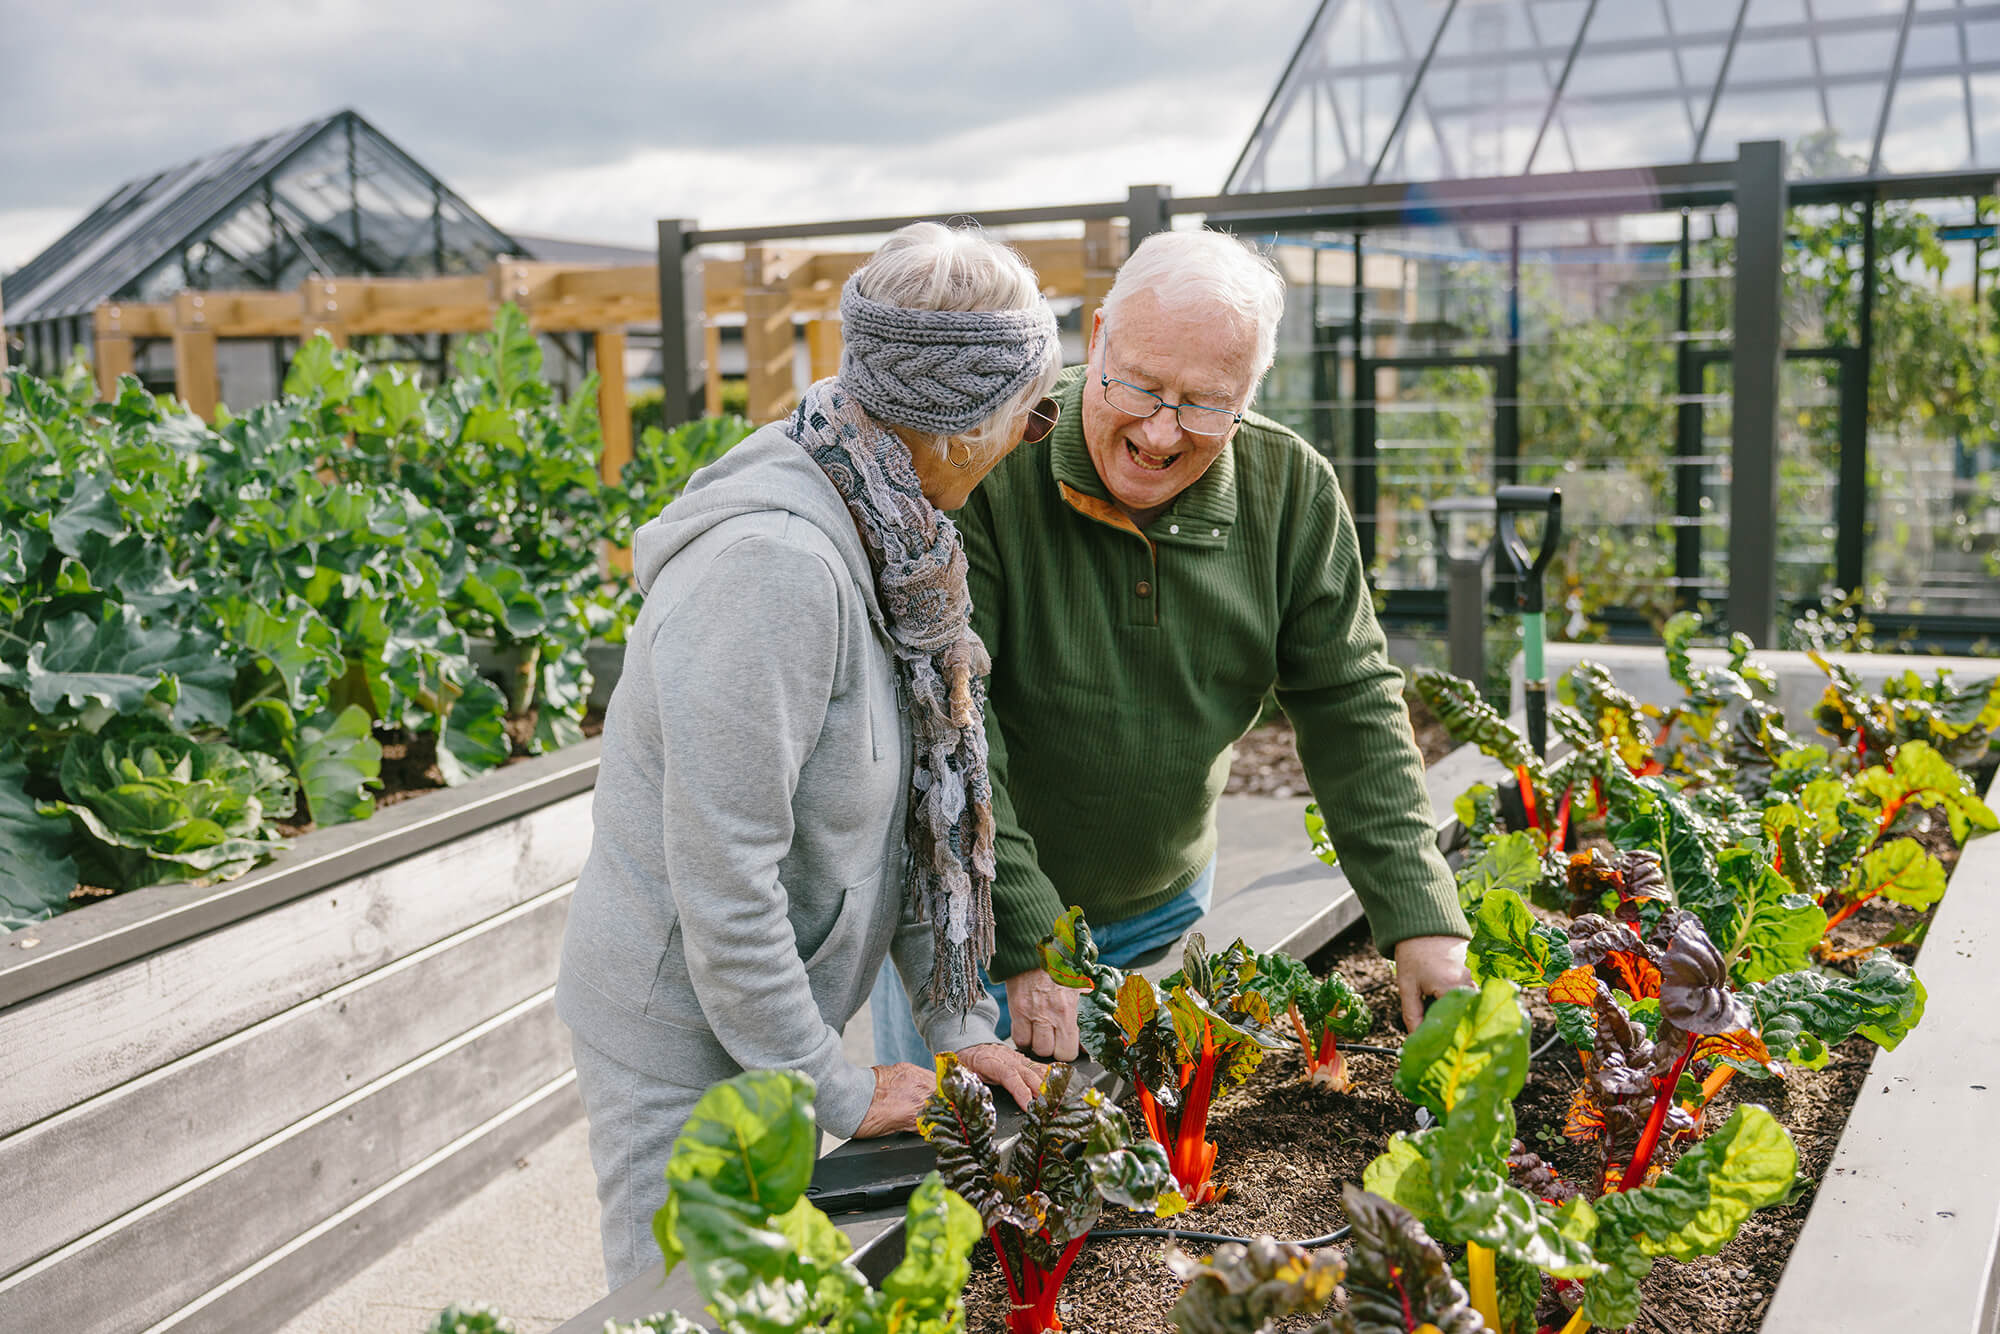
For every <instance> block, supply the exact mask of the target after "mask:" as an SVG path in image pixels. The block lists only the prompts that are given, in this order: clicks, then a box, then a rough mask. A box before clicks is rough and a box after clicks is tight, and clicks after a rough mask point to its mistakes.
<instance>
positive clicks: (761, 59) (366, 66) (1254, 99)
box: [0, 0, 1315, 272]
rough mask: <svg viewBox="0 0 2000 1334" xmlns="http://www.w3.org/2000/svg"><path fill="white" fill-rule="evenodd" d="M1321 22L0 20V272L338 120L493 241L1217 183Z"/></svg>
mask: <svg viewBox="0 0 2000 1334" xmlns="http://www.w3.org/2000/svg"><path fill="white" fill-rule="evenodd" d="M1314 8H1315V0H974V2H973V3H951V0H942V2H939V0H932V2H931V3H921V2H920V0H710V2H709V3H694V2H693V0H572V3H570V4H568V5H564V6H560V7H558V6H555V5H532V4H528V3H525V2H524V0H479V2H475V0H396V2H393V3H392V2H391V0H260V2H259V3H255V4H252V3H249V2H248V0H176V3H173V4H164V5H163V4H140V3H136V2H135V0H128V2H127V3H107V2H104V0H0V127H4V129H0V272H4V271H5V270H7V269H9V268H12V267H15V266H17V265H19V264H20V263H21V262H22V261H24V260H26V259H28V258H30V257H31V256H33V255H34V254H35V252H36V251H38V250H39V249H40V248H41V247H42V246H44V245H46V244H47V243H48V242H49V241H51V240H53V239H54V238H55V237H56V236H58V235H60V234H61V233H62V232H63V231H64V230H66V229H67V228H68V227H69V226H70V225H71V224H72V223H74V222H75V221H76V220H77V219H78V218H79V217H81V216H82V214H83V213H84V211H85V210H87V209H88V208H89V207H91V206H92V205H93V204H95V203H96V202H97V201H98V200H99V199H101V198H102V197H103V196H105V195H106V194H108V193H109V192H110V191H111V190H112V189H113V188H114V187H116V186H117V185H118V184H119V183H121V182H123V181H125V180H127V179H129V178H131V177H133V176H137V175H141V174H144V173H147V172H150V171H153V170H157V169H159V168H161V167H164V166H167V165H170V164H173V163H175V162H178V161H182V160H185V159H188V158H191V157H194V156H197V155H199V154H202V153H205V152H208V151H210V150H213V149H216V148H219V147H222V146H225V145H227V144H230V143H233V142H236V141H239V140H244V139H250V138H255V137H257V136H259V135H263V134H266V133H269V132H271V131H273V130H276V129H279V128H282V127H285V126H288V125H292V124H296V123H299V122H302V121H306V120H310V119H312V118H314V117H317V116H320V115H324V114H326V113H327V112H330V111H333V110H336V109H338V108H341V107H353V108H355V109H356V110H358V111H360V112H361V113H362V114H363V115H364V116H366V117H368V118H369V119H370V120H371V121H373V122H374V123H375V124H376V126H378V127H379V128H380V129H382V130H383V131H384V132H385V133H386V134H388V135H389V136H390V137H391V138H392V139H395V140H396V141H398V142H399V143H400V144H401V145H402V146H403V147H404V148H405V149H406V150H408V151H409V152H410V153H411V154H412V155H413V156H415V157H416V158H417V160H418V161H420V162H422V163H424V164H425V165H426V166H428V167H430V168H431V169H432V170H433V171H435V172H436V173H437V174H438V175H439V176H441V177H443V178H444V179H445V180H446V181H447V182H448V183H450V184H451V185H452V186H454V187H455V188H456V189H457V190H458V191H459V192H460V193H461V194H463V195H464V196H466V197H467V198H468V199H469V200H470V201H471V203H472V204H473V205H474V206H475V207H477V208H479V209H480V210H482V211H483V212H485V213H486V214H487V215H488V216H489V217H491V218H492V219H493V220H494V221H495V222H497V223H499V224H500V225H501V226H503V227H509V228H514V229H518V230H521V231H526V232H539V233H554V234H559V235H567V236H575V237H579V238H585V239H592V240H606V241H621V242H628V243H631V244H635V245H646V244H650V243H651V239H652V224H653V220H654V219H656V218H659V217H676V216H680V217H693V218H698V219H699V220H701V221H702V222H703V223H705V224H707V225H710V226H732V225H747V224H752V223H760V222H780V221H790V220H806V219H814V218H830V217H843V216H856V215H867V214H881V213H896V212H916V211H925V210H930V209H941V208H1005V207H1026V206H1032V205H1038V204H1056V203H1074V202H1080V201H1084V200H1097V199H1116V198H1122V197H1123V195H1124V192H1125V187H1126V186H1127V185H1130V184H1134V183H1144V182H1154V181H1158V182H1164V183H1166V184H1169V185H1171V186H1173V187H1174V189H1175V190H1176V191H1177V192H1178V193H1183V194H1208V193H1212V192H1214V191H1216V190H1219V189H1220V188H1221V187H1222V184H1223V179H1224V177H1225V176H1226V175H1227V173H1228V171H1229V168H1230V165H1231V164H1232V163H1233V162H1234V161H1235V158H1236V155H1237V153H1238V151H1239V150H1240V149H1241V148H1242V146H1243V143H1244V140H1245V139H1246V138H1247V137H1248V135H1249V134H1250V131H1251V130H1252V128H1253V127H1254V125H1255V123H1256V119H1257V115H1258V113H1259V111H1261V110H1262V108H1263V105H1264V102H1265V99H1266V98H1268V97H1269V95H1270V92H1271V89H1272V88H1273V86H1274V85H1275V84H1276V82H1277V79H1278V77H1279V75H1280V73H1281V72H1282V71H1283V69H1284V65H1285V61H1286V59H1287V57H1288V56H1289V55H1290V54H1291V51H1292V48H1293V46H1294V45H1295V44H1296V43H1297V41H1298V38H1299V36H1300V34H1301V33H1302V32H1303V31H1304V29H1305V25H1306V21H1307V20H1308V19H1309V18H1310V17H1311V15H1312V11H1313V9H1314Z"/></svg>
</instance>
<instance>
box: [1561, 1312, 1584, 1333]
mask: <svg viewBox="0 0 2000 1334" xmlns="http://www.w3.org/2000/svg"><path fill="white" fill-rule="evenodd" d="M1562 1334H1590V1322H1589V1321H1588V1320H1585V1319H1584V1318H1583V1308H1582V1307H1578V1308H1577V1311H1576V1314H1575V1315H1573V1316H1571V1317H1570V1318H1569V1323H1568V1324H1567V1325H1564V1326H1563V1328H1562Z"/></svg>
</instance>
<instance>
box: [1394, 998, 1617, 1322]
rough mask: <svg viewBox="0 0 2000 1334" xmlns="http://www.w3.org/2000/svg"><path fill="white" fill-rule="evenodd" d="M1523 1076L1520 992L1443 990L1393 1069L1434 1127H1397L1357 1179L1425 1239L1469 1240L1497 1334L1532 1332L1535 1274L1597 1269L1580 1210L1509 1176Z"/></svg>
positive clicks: (1478, 1289) (1472, 1275)
mask: <svg viewBox="0 0 2000 1334" xmlns="http://www.w3.org/2000/svg"><path fill="white" fill-rule="evenodd" d="M1527 1076H1528V1017H1527V1015H1526V1014H1525V1013H1524V1012H1523V1011H1522V1009H1521V1004H1520V1000H1519V989H1518V988H1517V987H1515V986H1514V985H1513V984H1512V983H1510V982H1505V981H1500V980H1493V981H1489V982H1487V983H1486V984H1485V986H1484V987H1482V988H1481V989H1480V990H1479V991H1476V992H1475V991H1454V992H1451V993H1449V994H1447V995H1445V996H1443V997H1441V998H1440V999H1439V1000H1437V1001H1436V1002H1435V1003H1434V1004H1432V1006H1431V1008H1430V1010H1429V1012H1428V1013H1426V1015H1425V1016H1424V1022H1423V1023H1422V1024H1420V1025H1419V1026H1418V1027H1417V1030H1416V1031H1415V1032H1414V1033H1412V1034H1411V1035H1410V1038H1409V1040H1408V1041H1407V1042H1405V1043H1404V1044H1403V1051H1402V1056H1401V1059H1400V1062H1399V1064H1398V1066H1397V1070H1396V1088H1397V1091H1398V1092H1400V1093H1402V1094H1403V1095H1404V1096H1405V1097H1407V1098H1409V1099H1410V1100H1411V1101H1412V1102H1415V1103H1416V1104H1418V1105H1419V1106H1420V1107H1423V1108H1424V1109H1425V1110H1426V1111H1427V1112H1429V1113H1430V1115H1431V1117H1432V1118H1433V1124H1431V1125H1430V1126H1428V1127H1426V1128H1424V1129H1421V1130H1418V1131H1415V1132H1413V1133H1412V1132H1398V1133H1397V1134H1396V1135H1395V1136H1394V1137H1393V1138H1391V1139H1390V1141H1389V1145H1388V1148H1387V1150H1386V1151H1385V1152H1384V1153H1383V1154H1382V1155H1381V1156H1380V1157H1378V1158H1376V1159H1375V1160H1374V1161H1373V1162H1372V1163H1370V1164H1369V1165H1368V1168H1367V1171H1366V1172H1365V1173H1364V1175H1363V1178H1362V1180H1363V1184H1365V1185H1366V1186H1367V1188H1368V1189H1369V1190H1370V1191H1373V1192H1375V1193H1376V1194H1378V1195H1380V1196H1382V1197H1383V1198H1385V1199H1388V1200H1391V1201H1394V1202H1395V1203H1396V1204H1397V1205H1399V1206H1401V1207H1402V1208H1404V1209H1407V1210H1409V1211H1410V1212H1411V1213H1412V1214H1414V1215H1415V1216H1416V1218H1417V1219H1418V1220H1419V1221H1420V1222H1422V1224H1423V1225H1424V1227H1425V1229H1426V1230H1427V1231H1428V1232H1429V1233H1430V1235H1431V1236H1433V1237H1435V1238H1437V1239H1438V1240H1439V1241H1442V1242H1446V1243H1450V1244H1454V1245H1461V1244H1462V1245H1464V1246H1465V1247H1466V1269H1467V1279H1468V1285H1469V1287H1470V1288H1471V1291H1472V1294H1473V1304H1474V1306H1475V1307H1476V1308H1478V1309H1479V1310H1480V1312H1481V1314H1482V1315H1483V1316H1484V1317H1485V1319H1486V1323H1487V1324H1489V1325H1491V1326H1492V1327H1493V1328H1494V1329H1496V1330H1500V1331H1503V1334H1515V1331H1518V1330H1521V1329H1523V1328H1526V1329H1528V1330H1530V1331H1532V1329H1533V1323H1532V1317H1533V1313H1534V1309H1535V1304H1536V1300H1537V1299H1538V1298H1539V1297H1540V1294H1541V1289H1542V1282H1541V1277H1540V1276H1541V1275H1542V1274H1544V1273H1547V1274H1551V1275H1554V1276H1557V1277H1560V1278H1566V1279H1578V1278H1585V1277H1588V1276H1590V1275H1593V1274H1595V1273H1597V1272H1598V1271H1599V1266H1598V1265H1597V1263H1596V1262H1595V1261H1594V1260H1593V1258H1592V1256H1591V1253H1590V1248H1589V1246H1588V1245H1586V1244H1584V1243H1583V1241H1582V1240H1580V1236H1581V1231H1580V1229H1582V1227H1583V1225H1584V1220H1583V1218H1582V1215H1581V1214H1580V1212H1579V1209H1578V1207H1577V1206H1575V1205H1571V1204H1564V1205H1562V1206H1561V1207H1560V1208H1552V1207H1550V1205H1549V1204H1548V1203H1547V1201H1546V1200H1545V1199H1543V1198H1538V1197H1537V1196H1535V1195H1531V1194H1529V1193H1527V1192H1525V1191H1523V1190H1521V1189H1519V1188H1518V1187H1516V1186H1515V1185H1514V1184H1513V1183H1512V1181H1511V1179H1510V1178H1511V1176H1512V1173H1513V1167H1512V1165H1511V1164H1510V1161H1509V1160H1510V1157H1511V1155H1512V1154H1513V1153H1514V1144H1515V1140H1514V1099H1515V1098H1517V1097H1518V1096H1520V1093H1521V1090H1522V1088H1523V1087H1524V1085H1525V1084H1526V1081H1527ZM1524 1322H1525V1324H1524Z"/></svg>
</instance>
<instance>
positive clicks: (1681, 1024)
mask: <svg viewBox="0 0 2000 1334" xmlns="http://www.w3.org/2000/svg"><path fill="white" fill-rule="evenodd" d="M1660 1013H1661V1015H1663V1016H1664V1017H1665V1018H1666V1020H1667V1021H1668V1022H1669V1023H1672V1024H1673V1025H1674V1026H1675V1027H1677V1028H1681V1029H1684V1030H1686V1031H1687V1032H1689V1033H1701V1034H1712V1033H1727V1032H1729V1031H1731V1030H1732V1029H1738V1028H1743V1027H1746V1026H1748V1024H1749V1023H1750V1010H1749V1007H1748V1006H1746V1005H1744V1003H1743V1002H1742V1000H1741V999H1740V998H1739V997H1738V996H1737V995H1736V993H1735V992H1733V991H1731V990H1730V987H1729V973H1728V970H1727V969H1726V968H1725V967H1724V965H1723V961H1722V952H1721V951H1720V950H1718V949H1716V947H1715V945H1714V943H1713V942H1711V941H1710V940H1709V938H1708V936H1707V935H1706V934H1705V933H1704V932H1703V931H1702V930H1701V928H1700V927H1699V926H1698V925H1697V924H1695V923H1693V922H1688V921H1683V922H1681V923H1679V924H1678V925H1677V926H1676V927H1675V928H1674V934H1673V938H1672V940H1670V941H1669V942H1668V944H1667V948H1666V951H1665V952H1664V953H1663V954H1662V955H1661V956H1660Z"/></svg>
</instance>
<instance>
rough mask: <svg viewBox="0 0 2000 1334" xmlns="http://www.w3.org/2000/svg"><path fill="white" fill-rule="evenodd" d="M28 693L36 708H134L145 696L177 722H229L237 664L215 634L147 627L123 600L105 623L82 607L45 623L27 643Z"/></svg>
mask: <svg viewBox="0 0 2000 1334" xmlns="http://www.w3.org/2000/svg"><path fill="white" fill-rule="evenodd" d="M27 676H28V699H29V702H30V703H31V704H33V705H34V707H35V709H36V710H37V711H38V712H41V713H54V712H56V710H58V709H60V708H61V707H63V706H64V705H65V704H67V705H68V706H70V707H71V708H74V709H86V708H89V707H91V706H93V705H95V706H98V707H100V708H102V709H104V710H106V711H108V712H111V713H116V714H126V713H137V712H139V711H141V710H142V709H144V708H146V707H147V704H148V702H149V701H152V702H155V703H159V704H162V705H164V706H165V707H167V708H169V709H170V710H171V712H172V715H173V719H174V721H175V722H176V723H178V724H179V725H180V726H182V727H194V726H197V725H199V724H202V723H209V724H212V725H215V726H221V725H223V724H225V723H227V722H228V721H229V716H230V706H229V687H230V684H231V682H233V681H234V680H235V676H236V671H235V668H234V666H233V665H232V664H231V663H230V660H229V656H228V654H227V653H225V652H224V651H223V648H222V645H221V644H220V643H219V642H218V641H217V640H215V639H214V638H213V637H212V636H209V635H207V634H204V633H202V632H200V631H197V630H185V629H180V628H178V627H175V626H156V627H150V628H149V627H147V626H146V625H145V624H144V623H143V621H142V620H141V618H140V615H139V612H138V610H137V609H136V608H133V607H127V606H120V607H118V608H117V609H115V611H114V612H113V613H112V615H111V616H110V617H109V618H108V619H106V620H105V621H104V622H103V623H101V624H99V623H95V622H93V621H92V620H91V619H90V618H89V617H88V616H85V615H84V614H83V613H81V612H74V613H71V614H70V615H68V616H62V617H58V618H56V619H55V620H53V621H51V622H49V624H48V626H47V628H46V630H45V633H44V638H43V640H42V642H41V643H39V644H36V645H35V646H34V647H33V648H31V649H29V650H28V671H27Z"/></svg>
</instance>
